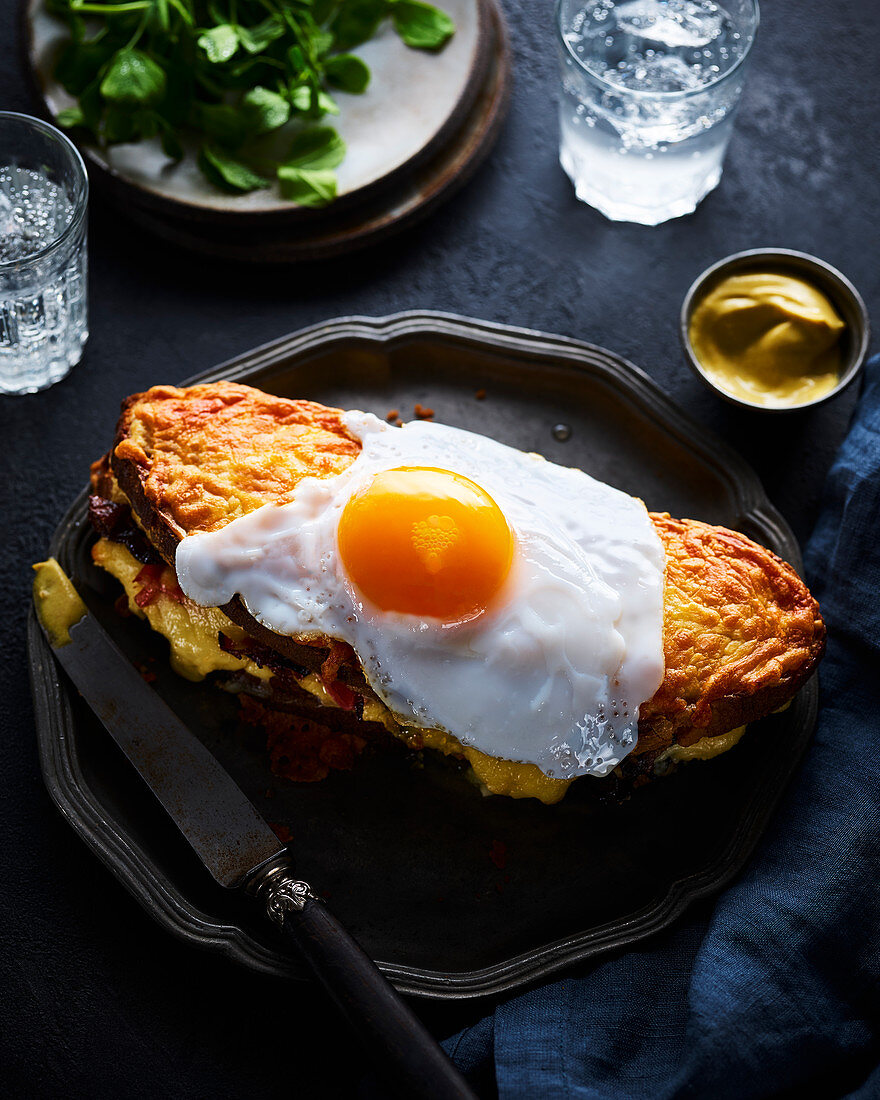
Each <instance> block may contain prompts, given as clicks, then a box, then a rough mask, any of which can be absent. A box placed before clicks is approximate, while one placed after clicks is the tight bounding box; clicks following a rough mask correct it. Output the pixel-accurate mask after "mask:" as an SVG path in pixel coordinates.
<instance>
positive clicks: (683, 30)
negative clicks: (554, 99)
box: [556, 0, 759, 225]
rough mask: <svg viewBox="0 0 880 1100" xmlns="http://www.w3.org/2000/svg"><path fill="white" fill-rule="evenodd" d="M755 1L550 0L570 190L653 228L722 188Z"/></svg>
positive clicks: (562, 153)
mask: <svg viewBox="0 0 880 1100" xmlns="http://www.w3.org/2000/svg"><path fill="white" fill-rule="evenodd" d="M758 21H759V12H758V4H757V0H721V2H720V3H715V2H714V0H557V5H556V27H557V31H558V40H559V54H560V65H561V74H562V93H561V98H560V104H559V127H560V144H559V159H560V162H561V164H562V167H563V168H564V169H565V171H566V172H567V173H568V175H569V177H570V178H571V181H572V183H573V184H574V186H575V191H576V193H577V197H578V198H579V199H581V200H582V201H583V202H587V203H589V204H590V205H591V206H594V207H595V208H596V209H597V210H600V211H601V212H602V213H603V214H604V215H605V216H606V217H608V218H611V219H613V220H614V221H630V222H640V223H641V224H643V225H657V224H659V223H660V222H663V221H666V220H667V219H669V218H677V217H680V216H681V215H682V214H689V213H691V211H693V210H695V209H696V207H697V204H698V203H699V201H700V200H701V199H702V198H703V197H704V196H705V195H707V194H708V193H709V191H711V190H712V189H713V188H714V187H716V186H717V184H718V181H719V180H720V179H721V166H722V162H723V160H724V154H725V152H726V150H727V145H728V142H729V141H730V135H731V132H732V130H733V119H734V114H735V112H736V108H737V106H738V104H739V100H740V96H741V95H742V89H743V79H744V77H745V70H746V62H747V59H748V56H749V52H750V50H751V47H752V43H753V42H754V40H755V34H756V32H757V29H758Z"/></svg>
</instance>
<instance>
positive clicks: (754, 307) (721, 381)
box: [688, 271, 846, 408]
mask: <svg viewBox="0 0 880 1100" xmlns="http://www.w3.org/2000/svg"><path fill="white" fill-rule="evenodd" d="M845 328H846V324H845V322H844V321H843V320H841V318H840V316H839V314H838V313H837V311H836V310H835V308H834V306H833V305H832V304H831V302H830V301H829V300H828V298H827V297H826V296H825V295H824V294H823V293H822V292H821V291H819V290H817V289H816V287H814V286H812V285H811V284H810V283H807V282H804V281H803V280H801V279H797V278H795V277H794V276H793V275H789V274H784V273H782V272H773V271H751V272H742V273H740V274H735V275H730V276H728V277H727V278H726V279H722V280H721V282H719V283H717V284H716V285H715V286H714V287H713V288H712V289H711V290H709V292H708V293H707V294H706V295H704V297H702V298H701V299H700V300H699V301H698V302H697V304H696V306H695V308H694V310H693V312H692V314H691V319H690V324H689V327H688V336H689V337H690V342H691V347H692V348H693V350H694V354H695V355H696V357H697V359H698V360H699V362H700V365H701V366H702V368H703V370H704V371H705V373H706V374H707V375H708V377H709V378H710V379H711V380H712V381H713V382H714V383H715V385H717V386H718V387H719V389H722V390H724V391H725V393H729V394H730V395H731V396H733V397H737V398H739V399H740V400H742V401H748V402H751V403H752V404H754V405H764V406H766V407H769V408H784V407H785V406H790V405H801V404H804V403H805V402H808V401H814V400H816V399H817V398H819V397H822V396H823V395H824V394H826V393H829V392H830V391H831V390H833V389H834V387H835V386H836V385H837V382H838V381H839V379H840V369H841V349H840V339H841V336H842V335H843V332H844V329H845Z"/></svg>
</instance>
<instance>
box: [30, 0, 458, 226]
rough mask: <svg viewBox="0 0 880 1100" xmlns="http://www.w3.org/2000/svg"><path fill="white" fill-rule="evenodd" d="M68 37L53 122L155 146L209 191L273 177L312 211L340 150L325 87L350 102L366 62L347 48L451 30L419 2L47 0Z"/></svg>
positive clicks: (254, 185)
mask: <svg viewBox="0 0 880 1100" xmlns="http://www.w3.org/2000/svg"><path fill="white" fill-rule="evenodd" d="M47 3H48V7H49V10H50V11H51V12H52V14H53V15H54V16H56V17H58V18H60V19H62V20H63V21H64V22H65V23H66V24H67V28H68V31H69V37H68V41H67V43H66V44H65V46H64V48H63V49H62V50H61V52H60V53H59V56H58V61H57V63H56V67H55V77H56V78H57V80H58V81H59V82H60V83H61V84H62V85H63V86H64V88H65V89H66V90H67V91H68V92H69V93H70V95H71V96H73V97H74V98H75V100H76V105H75V106H72V107H69V108H67V109H65V110H63V111H60V112H59V114H58V122H59V124H60V125H61V126H63V127H66V128H68V129H80V130H82V131H83V132H84V133H86V134H87V135H88V136H89V137H90V138H91V139H92V140H94V141H96V142H98V144H100V145H101V146H104V147H106V146H109V145H113V144H116V143H119V142H132V141H143V140H148V139H150V138H157V139H158V141H159V142H160V143H161V147H162V150H163V152H164V153H165V155H166V156H167V157H168V158H169V159H170V160H172V161H179V160H181V159H183V157H184V156H185V151H186V150H187V149H188V148H189V149H193V148H197V149H198V156H197V162H198V165H199V168H200V169H201V171H202V173H203V174H204V175H205V177H206V178H207V179H208V180H209V181H210V182H211V183H212V184H213V185H214V186H215V187H217V188H219V189H221V190H223V191H228V192H234V193H237V194H243V193H246V192H248V191H255V190H258V189H261V188H265V187H270V186H271V185H272V182H273V180H276V181H277V184H278V187H279V189H280V191H281V194H282V195H283V196H284V197H285V198H286V199H288V200H289V201H291V202H295V203H298V204H300V205H302V206H309V207H320V206H326V205H327V204H328V203H330V202H332V201H333V199H334V198H335V197H336V194H337V179H336V169H337V168H338V167H339V165H340V164H341V162H342V160H343V159H344V157H345V142H344V141H343V140H342V138H341V137H340V136H339V134H338V133H337V132H336V130H335V129H333V127H332V126H327V125H316V124H317V123H319V122H320V120H321V119H322V118H324V116H326V115H335V114H339V110H340V108H339V104H338V103H337V102H336V100H335V99H334V97H333V95H332V94H331V91H336V90H338V91H340V92H342V93H344V94H346V95H360V94H362V93H363V92H364V91H366V89H367V87H368V86H369V83H370V70H369V67H368V66H367V65H366V63H365V62H364V61H363V60H362V59H361V58H360V57H358V56H357V55H356V54H353V53H352V52H351V51H352V50H353V49H354V48H356V47H357V46H359V45H360V44H361V43H363V42H366V41H367V40H368V39H369V38H371V37H372V36H373V35H375V34H376V32H377V31H378V30H379V28H380V26H382V25H383V24H384V23H386V22H390V26H391V27H393V29H394V30H395V31H396V33H397V34H398V35H399V37H400V38H401V40H402V41H403V42H404V43H405V44H406V45H407V46H410V47H412V48H414V49H419V50H428V51H436V50H439V49H442V48H443V46H444V45H445V44H446V42H447V41H448V40H449V38H450V36H451V35H452V34H453V33H454V31H455V25H454V23H453V22H452V20H451V19H450V18H449V16H448V15H446V14H445V13H444V12H442V11H440V10H439V9H438V8H435V7H433V6H432V5H431V4H428V3H423V2H422V0H47Z"/></svg>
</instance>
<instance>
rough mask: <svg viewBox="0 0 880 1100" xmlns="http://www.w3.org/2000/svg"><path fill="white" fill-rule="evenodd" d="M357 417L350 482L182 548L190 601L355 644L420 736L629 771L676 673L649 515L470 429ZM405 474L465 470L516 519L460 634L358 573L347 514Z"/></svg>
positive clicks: (372, 679)
mask: <svg viewBox="0 0 880 1100" xmlns="http://www.w3.org/2000/svg"><path fill="white" fill-rule="evenodd" d="M344 421H345V426H346V428H347V429H348V431H349V432H350V433H351V434H352V435H354V436H355V437H356V438H358V439H359V440H360V441H361V444H362V450H361V453H360V455H359V456H358V457H357V459H355V461H354V462H353V463H352V464H351V466H349V467H348V469H346V470H345V471H344V472H343V473H341V474H339V475H338V476H336V477H333V478H327V479H318V478H307V479H304V480H303V481H302V482H300V483H299V485H298V486H297V490H296V499H295V500H294V501H293V502H292V503H290V504H285V505H280V506H278V505H266V506H264V507H262V508H259V509H257V510H256V511H255V512H251V513H250V514H249V515H246V516H242V517H240V518H238V519H235V520H233V521H232V522H231V523H230V524H228V525H227V526H226V527H224V528H222V529H221V530H219V531H215V532H211V533H209V534H195V535H190V536H188V537H186V538H184V539H183V540H182V542H181V543H180V545H179V547H178V550H177V560H176V565H177V573H178V578H179V581H180V585H181V588H182V589H183V591H184V592H185V593H186V595H187V596H188V597H190V599H192V600H194V601H195V602H196V603H199V604H203V605H206V606H211V607H217V606H221V605H222V604H224V603H226V602H227V601H229V600H230V599H232V597H233V596H234V595H235V594H236V593H238V594H239V595H240V596H241V597H242V599H243V600H244V603H245V605H246V607H247V609H248V611H249V612H250V613H251V614H252V615H253V616H254V618H256V619H257V620H258V621H259V622H261V623H262V624H263V625H264V626H266V627H268V628H269V629H271V630H274V631H276V632H277V633H279V634H287V635H297V636H309V635H319V634H320V635H326V636H328V637H331V638H337V639H340V640H342V641H346V642H348V643H349V644H350V645H351V646H352V647H353V648H354V650H355V652H356V653H357V655H358V659H359V660H360V662H361V665H362V667H363V669H364V674H365V676H366V678H367V681H368V683H369V684H370V686H371V687H372V688H373V690H374V691H375V692H376V694H377V695H378V696H379V698H380V699H382V701H383V702H384V703H385V704H386V705H387V706H388V707H390V709H391V710H392V711H393V712H394V714H395V715H396V716H397V717H398V718H399V720H400V721H401V722H402V723H403V724H405V725H409V726H416V727H422V728H434V729H443V730H446V731H447V732H449V733H451V734H453V735H454V736H455V737H457V738H458V739H459V741H461V742H462V744H465V745H472V746H474V747H475V748H477V749H479V750H480V751H481V752H484V753H487V754H488V755H490V756H495V757H501V758H503V759H507V760H516V761H528V762H530V763H533V764H536V765H537V766H538V767H539V768H540V769H541V770H542V771H543V772H544V773H545V774H546V775H549V776H552V777H554V778H564V779H570V778H573V777H574V776H577V775H585V774H593V775H605V774H606V773H607V772H609V771H610V770H611V769H613V768H614V767H616V766H617V764H619V763H620V761H621V760H622V759H623V758H624V757H625V756H626V755H627V753H628V752H630V751H631V750H632V748H633V747H634V745H635V743H636V738H637V723H638V713H639V706H640V705H641V704H642V703H643V702H644V701H645V700H647V699H650V698H651V696H652V695H653V694H654V692H655V691H656V690H657V688H658V687H659V686H660V683H661V681H662V679H663V672H664V667H663V644H662V627H663V574H664V565H665V558H664V551H663V546H662V543H661V542H660V539H659V537H658V535H657V533H656V530H655V529H654V526H653V524H652V523H651V521H650V518H649V517H648V514H647V511H646V509H645V506H644V504H642V502H641V501H639V500H637V499H635V498H634V497H630V496H628V495H627V494H625V493H622V492H620V491H619V490H617V489H613V488H612V487H611V486H608V485H605V484H603V483H602V482H599V481H596V480H594V479H593V478H591V477H589V476H588V475H587V474H585V473H583V472H582V471H581V470H574V469H569V468H566V467H562V466H557V465H555V464H553V463H551V462H547V461H545V460H544V459H542V458H540V457H539V456H537V455H530V454H525V453H523V452H522V451H518V450H515V449H514V448H511V447H507V446H504V445H503V444H501V443H497V442H495V441H493V440H491V439H487V438H486V437H484V436H480V435H476V434H474V433H471V432H465V431H462V430H460V429H457V428H450V427H446V426H444V425H440V424H434V423H430V422H424V421H414V422H412V423H410V424H407V425H405V426H404V427H403V428H393V427H391V426H390V425H388V424H386V423H385V422H384V421H381V420H379V419H377V418H376V417H375V416H372V415H370V414H368V413H359V412H352V413H347V414H346V415H345V418H344ZM399 466H429V467H435V468H440V469H445V470H449V471H451V472H453V473H459V474H463V475H464V476H465V477H468V478H470V479H471V480H472V481H475V482H476V483H477V484H478V485H481V486H482V487H483V488H484V489H485V490H486V492H488V493H489V495H490V496H491V497H492V498H493V499H494V500H495V502H496V503H497V504H498V506H499V507H500V509H501V510H502V512H503V513H504V515H505V517H506V519H507V521H508V523H509V525H510V527H511V529H512V531H513V532H514V536H515V542H516V548H515V551H514V561H513V564H512V566H511V571H510V574H509V576H508V578H507V580H506V581H505V583H504V585H503V587H502V589H501V591H500V593H499V594H498V598H497V600H496V603H495V605H494V606H493V607H492V608H490V609H489V610H488V611H487V612H486V613H485V614H483V615H481V616H479V617H477V618H475V619H472V620H470V621H469V622H465V623H461V624H458V625H452V626H450V625H446V624H443V623H442V622H440V621H439V620H436V619H431V618H421V617H418V616H413V615H404V614H400V613H389V612H387V611H382V610H380V609H378V608H376V607H373V606H372V605H370V604H369V603H367V602H366V601H365V600H364V599H363V597H362V596H361V595H360V594H359V593H358V592H357V591H356V590H355V588H354V587H353V585H352V584H351V582H350V581H349V579H348V577H347V576H346V574H345V570H344V568H343V565H342V563H341V561H340V557H339V552H338V548H337V537H336V531H337V527H338V524H339V519H340V516H341V514H342V510H343V509H344V507H345V505H346V503H347V502H348V500H349V499H350V497H351V496H352V495H353V494H355V493H357V492H358V491H359V490H360V489H361V488H362V487H363V486H365V485H367V484H368V483H369V482H370V480H371V479H372V477H373V476H374V474H376V473H377V472H379V471H381V470H388V469H394V468H396V467H399Z"/></svg>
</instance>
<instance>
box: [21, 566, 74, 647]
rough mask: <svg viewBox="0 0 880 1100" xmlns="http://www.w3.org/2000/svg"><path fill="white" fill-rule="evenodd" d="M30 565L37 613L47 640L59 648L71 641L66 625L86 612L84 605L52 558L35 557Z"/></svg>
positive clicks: (71, 624) (68, 579)
mask: <svg viewBox="0 0 880 1100" xmlns="http://www.w3.org/2000/svg"><path fill="white" fill-rule="evenodd" d="M33 568H34V572H35V573H36V576H35V577H34V604H35V606H36V609H37V615H38V616H39V619H40V622H41V623H42V624H43V629H44V630H45V631H46V633H47V634H48V635H49V641H50V642H51V644H52V645H53V647H54V648H55V649H59V648H60V647H61V646H63V645H69V644H70V642H71V641H72V639H71V637H70V628H71V627H72V626H74V625H75V624H76V623H78V622H79V621H80V619H81V618H82V617H83V615H85V614H86V611H87V609H86V605H85V604H84V603H83V602H82V600H81V599H80V596H79V593H78V592H77V590H76V589H75V588H74V587H73V584H72V583H71V581H70V578H69V577H68V576H67V574H66V573H65V572H64V570H63V569H62V568H61V566H60V565H59V564H58V562H57V561H56V560H55V558H49V559H48V560H47V561H39V562H37V564H36V565H35V566H34V567H33Z"/></svg>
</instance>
